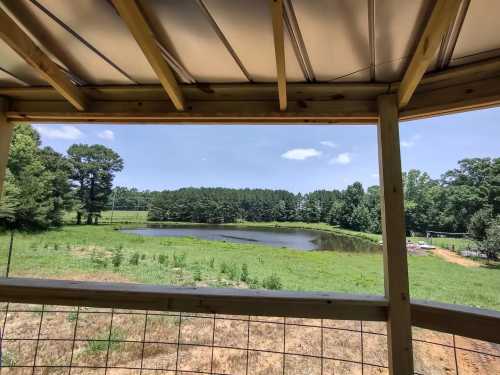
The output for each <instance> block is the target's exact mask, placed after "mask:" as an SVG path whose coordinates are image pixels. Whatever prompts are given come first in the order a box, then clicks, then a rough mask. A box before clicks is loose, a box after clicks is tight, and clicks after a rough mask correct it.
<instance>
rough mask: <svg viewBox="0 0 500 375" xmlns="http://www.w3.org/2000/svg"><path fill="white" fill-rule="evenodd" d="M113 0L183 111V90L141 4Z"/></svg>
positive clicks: (172, 97)
mask: <svg viewBox="0 0 500 375" xmlns="http://www.w3.org/2000/svg"><path fill="white" fill-rule="evenodd" d="M112 2H113V5H114V6H115V8H116V10H117V11H118V13H119V14H120V17H121V18H122V19H123V21H124V22H125V24H126V25H127V27H128V29H129V30H130V32H131V33H132V35H133V36H134V38H135V40H136V41H137V44H138V45H139V47H140V48H141V50H142V52H143V53H144V56H145V57H146V59H147V60H148V61H149V64H150V65H151V67H152V68H153V70H154V72H155V73H156V75H157V77H158V79H159V80H160V82H161V84H162V86H163V87H164V89H165V91H166V92H167V94H168V96H169V97H170V99H171V100H172V102H173V103H174V105H175V108H176V109H177V110H179V111H183V110H184V109H185V104H184V98H183V95H182V91H181V90H180V88H179V85H178V83H177V80H176V79H175V76H174V74H173V72H172V70H171V69H170V66H169V65H168V63H167V61H166V60H165V59H164V58H163V55H162V53H161V50H160V48H159V47H158V45H157V43H156V39H155V36H154V32H153V30H152V29H151V27H150V25H149V24H148V22H147V21H146V18H145V17H144V15H143V14H142V11H141V9H140V8H139V5H138V4H137V2H136V1H135V0H112Z"/></svg>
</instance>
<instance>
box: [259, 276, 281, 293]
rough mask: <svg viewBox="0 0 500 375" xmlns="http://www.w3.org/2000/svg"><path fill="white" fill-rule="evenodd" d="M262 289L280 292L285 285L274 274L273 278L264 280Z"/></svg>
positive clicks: (269, 277)
mask: <svg viewBox="0 0 500 375" xmlns="http://www.w3.org/2000/svg"><path fill="white" fill-rule="evenodd" d="M262 287H264V289H271V290H278V289H281V288H283V285H282V284H281V280H280V278H279V276H278V275H276V274H275V273H273V274H272V275H271V276H268V277H265V278H264V279H263V280H262Z"/></svg>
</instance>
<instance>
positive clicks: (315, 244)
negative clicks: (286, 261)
mask: <svg viewBox="0 0 500 375" xmlns="http://www.w3.org/2000/svg"><path fill="white" fill-rule="evenodd" d="M121 231H122V232H124V233H130V234H136V235H140V236H147V237H195V238H200V239H204V240H211V241H227V242H236V243H248V244H252V243H253V244H263V245H269V246H273V247H280V248H281V247H286V248H291V249H296V250H304V251H310V250H337V251H349V252H363V251H365V252H372V251H380V246H379V245H377V244H375V243H373V242H371V241H368V240H364V239H362V238H357V237H352V236H345V235H339V234H335V233H331V232H323V231H316V230H306V229H295V228H277V227H275V228H262V227H248V226H245V227H238V226H231V227H229V226H223V225H148V226H147V227H146V228H133V229H122V230H121Z"/></svg>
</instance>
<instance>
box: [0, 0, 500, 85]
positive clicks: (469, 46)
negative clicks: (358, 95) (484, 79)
mask: <svg viewBox="0 0 500 375" xmlns="http://www.w3.org/2000/svg"><path fill="white" fill-rule="evenodd" d="M463 2H464V3H466V4H467V5H468V6H467V7H466V8H467V9H466V11H467V12H466V13H464V14H465V18H464V19H463V25H459V26H458V29H460V30H459V31H460V33H459V34H458V37H457V38H456V45H452V46H451V47H450V46H448V47H447V48H451V51H452V53H451V55H450V56H451V58H450V60H451V61H450V62H449V64H450V66H457V65H462V64H465V63H469V62H472V61H478V60H482V59H484V58H487V57H492V56H498V55H500V33H499V32H498V25H497V24H498V19H497V18H498V14H500V1H498V0H474V1H470V0H469V1H466V0H463ZM469 2H470V5H469ZM139 3H140V5H141V8H142V10H143V12H144V14H145V16H146V18H147V20H148V22H149V23H150V25H151V27H152V29H153V31H154V34H155V37H156V39H157V42H158V43H159V44H160V45H161V47H162V49H163V50H164V52H165V55H166V59H167V61H168V62H169V64H170V66H171V67H172V69H173V70H174V71H175V72H176V74H177V78H178V80H179V82H184V83H195V82H198V83H217V82H219V83H224V82H228V83H233V82H249V81H251V82H274V81H276V61H275V51H274V45H273V33H272V22H271V15H270V10H269V4H268V0H253V1H248V0H183V1H178V0H141V1H140V2H139ZM434 3H435V2H434V1H432V0H382V1H375V0H286V1H285V8H286V9H285V10H286V11H285V25H286V26H287V27H286V28H285V30H286V32H285V58H286V75H287V80H288V81H289V82H307V81H317V82H332V81H342V82H394V81H398V80H400V79H401V77H402V75H403V72H404V70H405V68H406V66H407V65H408V62H409V59H410V57H411V55H412V53H413V51H414V50H415V47H416V43H417V41H418V39H419V36H420V35H421V33H422V29H423V26H424V25H425V22H426V20H427V18H428V16H429V14H430V12H431V10H432V8H433V6H434ZM1 6H2V8H3V9H4V10H6V11H8V12H9V13H10V14H11V15H12V16H13V17H14V18H16V17H18V18H19V19H22V23H24V24H25V25H29V33H30V35H31V36H32V37H33V39H34V40H35V42H36V43H38V44H39V45H40V46H42V49H43V50H44V51H45V52H47V54H48V55H49V56H50V57H51V58H53V60H54V61H55V62H57V63H58V64H59V65H60V66H61V67H63V68H64V69H65V70H67V71H68V73H69V74H70V76H72V77H73V78H74V79H73V80H75V81H76V82H78V83H79V84H81V85H85V84H89V85H106V84H120V85H121V84H134V83H135V84H158V83H159V81H158V78H157V77H156V75H155V73H154V72H153V70H152V68H151V66H150V64H149V63H148V62H147V60H146V58H145V57H144V55H143V53H142V51H141V50H140V48H139V47H138V45H137V43H136V41H135V40H134V38H133V36H132V35H131V33H130V32H129V30H128V29H127V27H126V25H125V24H124V22H123V20H122V19H121V18H120V16H119V15H118V14H117V12H116V11H115V10H114V8H113V6H112V4H111V3H110V2H108V1H105V0H72V1H67V0H2V3H1ZM460 26H461V27H460ZM371 41H372V42H371ZM451 42H452V43H453V44H454V41H453V40H451ZM443 43H450V40H447V41H444V42H443ZM0 51H1V56H2V58H1V59H0V86H4V87H10V86H23V85H25V84H28V85H34V86H40V85H47V83H46V82H45V81H44V80H43V79H41V78H40V77H39V76H38V75H37V73H36V72H35V71H34V70H33V69H32V68H31V67H30V66H29V65H28V64H27V63H26V62H24V61H23V60H22V59H21V58H20V57H18V56H17V54H16V53H14V52H13V51H12V50H11V49H10V48H9V47H8V46H7V45H5V44H4V43H3V42H1V41H0ZM438 65H439V64H437V61H435V63H434V64H431V67H430V68H429V70H433V69H436V67H437V66H438ZM445 65H447V64H445ZM371 67H373V69H371ZM443 67H446V66H443Z"/></svg>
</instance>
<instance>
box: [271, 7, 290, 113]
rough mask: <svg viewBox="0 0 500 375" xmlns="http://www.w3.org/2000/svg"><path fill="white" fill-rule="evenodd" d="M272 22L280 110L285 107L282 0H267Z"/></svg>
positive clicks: (284, 109)
mask: <svg viewBox="0 0 500 375" xmlns="http://www.w3.org/2000/svg"><path fill="white" fill-rule="evenodd" d="M269 4H270V7H271V16H272V22H273V39H274V53H275V56H276V77H277V81H278V96H279V102H280V110H281V111H286V109H287V95H286V64H285V34H284V25H283V0H269Z"/></svg>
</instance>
